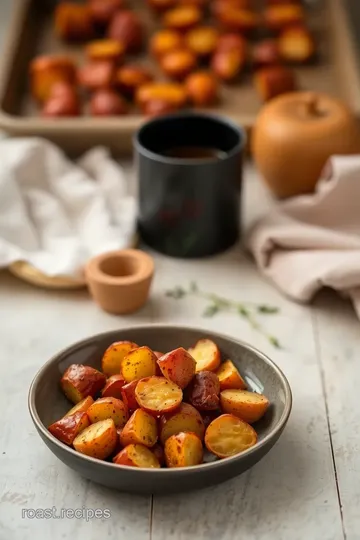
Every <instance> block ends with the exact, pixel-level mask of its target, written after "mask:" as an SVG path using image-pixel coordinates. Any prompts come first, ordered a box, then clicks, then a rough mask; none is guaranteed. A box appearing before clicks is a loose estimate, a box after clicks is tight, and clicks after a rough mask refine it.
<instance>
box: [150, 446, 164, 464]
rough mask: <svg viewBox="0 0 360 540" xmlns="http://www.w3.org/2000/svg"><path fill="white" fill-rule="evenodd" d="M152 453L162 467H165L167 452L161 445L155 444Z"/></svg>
mask: <svg viewBox="0 0 360 540" xmlns="http://www.w3.org/2000/svg"><path fill="white" fill-rule="evenodd" d="M151 451H152V453H153V454H154V455H155V456H156V457H157V459H158V462H159V463H160V465H161V466H163V465H165V452H164V449H163V447H162V446H161V444H155V446H153V447H152V449H151Z"/></svg>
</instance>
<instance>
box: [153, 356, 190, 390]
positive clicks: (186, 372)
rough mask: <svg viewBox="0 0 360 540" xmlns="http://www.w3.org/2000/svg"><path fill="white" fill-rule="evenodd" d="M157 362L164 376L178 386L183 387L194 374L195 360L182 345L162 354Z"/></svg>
mask: <svg viewBox="0 0 360 540" xmlns="http://www.w3.org/2000/svg"><path fill="white" fill-rule="evenodd" d="M157 364H158V366H159V367H160V369H161V372H162V374H163V375H164V377H165V378H166V379H168V380H169V381H172V382H174V383H175V384H177V385H178V386H180V388H185V387H186V386H187V385H188V384H189V382H190V381H191V379H192V378H193V376H194V375H195V368H196V362H195V360H194V359H193V357H192V356H191V355H190V354H189V353H188V352H187V351H186V350H185V349H184V348H183V347H179V348H178V349H175V350H173V351H170V352H168V353H166V354H164V356H161V357H160V358H159V359H158V361H157Z"/></svg>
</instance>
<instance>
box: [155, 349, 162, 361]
mask: <svg viewBox="0 0 360 540" xmlns="http://www.w3.org/2000/svg"><path fill="white" fill-rule="evenodd" d="M154 354H155V356H156V358H157V359H158V360H159V358H161V357H162V356H164V353H163V352H159V351H154Z"/></svg>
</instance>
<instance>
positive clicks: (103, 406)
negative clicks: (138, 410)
mask: <svg viewBox="0 0 360 540" xmlns="http://www.w3.org/2000/svg"><path fill="white" fill-rule="evenodd" d="M87 415H88V417H89V420H90V422H91V423H92V424H95V423H96V422H99V421H100V420H106V419H107V418H112V419H113V420H114V424H115V426H116V427H117V428H121V427H123V426H125V424H126V422H127V419H128V412H127V408H126V405H125V404H124V403H123V402H122V401H121V400H120V399H117V398H114V397H104V398H100V399H97V400H96V401H95V402H94V403H93V404H92V405H91V407H89V409H88V410H87Z"/></svg>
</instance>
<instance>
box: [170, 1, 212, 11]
mask: <svg viewBox="0 0 360 540" xmlns="http://www.w3.org/2000/svg"><path fill="white" fill-rule="evenodd" d="M177 3H178V5H179V6H195V7H197V8H199V9H202V10H203V9H205V8H206V6H207V5H208V4H209V0H178V2H177Z"/></svg>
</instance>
